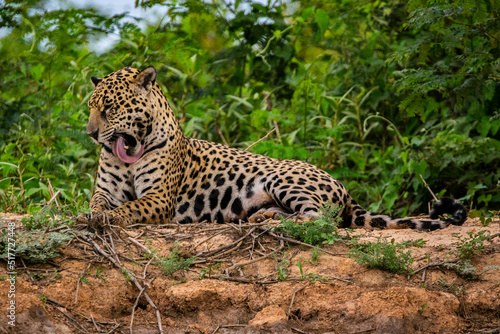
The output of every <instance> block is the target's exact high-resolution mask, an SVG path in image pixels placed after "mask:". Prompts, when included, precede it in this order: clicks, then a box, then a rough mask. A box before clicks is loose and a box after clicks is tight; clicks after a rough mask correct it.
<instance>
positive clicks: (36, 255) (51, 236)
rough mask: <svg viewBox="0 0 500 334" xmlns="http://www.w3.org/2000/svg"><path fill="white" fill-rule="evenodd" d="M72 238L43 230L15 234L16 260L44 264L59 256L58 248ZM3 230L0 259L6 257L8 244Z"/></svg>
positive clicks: (64, 234) (68, 235)
mask: <svg viewBox="0 0 500 334" xmlns="http://www.w3.org/2000/svg"><path fill="white" fill-rule="evenodd" d="M72 238H73V235H72V234H68V233H59V232H50V233H44V231H43V230H34V231H20V232H16V237H15V240H16V249H15V256H16V259H24V260H26V261H27V262H30V263H46V262H48V261H50V260H52V259H53V258H55V257H58V256H59V255H61V254H60V252H59V248H60V247H61V246H63V245H65V244H67V243H68V242H69V241H70V240H71V239H72ZM7 240H8V239H7V234H6V233H5V230H4V231H2V233H1V234H0V258H3V259H6V258H7V257H8V254H7V252H8V247H7V246H8V243H7Z"/></svg>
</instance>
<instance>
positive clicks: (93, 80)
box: [90, 77, 102, 87]
mask: <svg viewBox="0 0 500 334" xmlns="http://www.w3.org/2000/svg"><path fill="white" fill-rule="evenodd" d="M90 81H92V83H93V84H94V87H97V85H98V84H99V83H100V82H101V81H102V79H100V78H96V77H90Z"/></svg>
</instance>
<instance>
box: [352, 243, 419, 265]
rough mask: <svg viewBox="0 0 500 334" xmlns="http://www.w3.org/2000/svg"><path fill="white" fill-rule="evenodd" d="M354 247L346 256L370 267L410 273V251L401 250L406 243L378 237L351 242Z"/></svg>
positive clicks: (412, 260)
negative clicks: (375, 240) (374, 239)
mask: <svg viewBox="0 0 500 334" xmlns="http://www.w3.org/2000/svg"><path fill="white" fill-rule="evenodd" d="M351 245H353V246H354V247H353V248H351V250H350V251H349V254H348V256H349V257H351V258H354V260H355V261H356V262H358V263H359V264H362V265H367V266H368V267H370V268H378V269H382V270H386V271H389V272H392V273H396V274H412V273H413V270H412V269H411V267H410V264H412V263H413V262H414V259H413V258H412V257H411V252H410V251H409V250H408V251H407V252H404V251H403V250H404V249H405V248H407V245H404V244H401V243H396V242H394V239H392V240H391V242H387V240H385V239H382V238H378V239H377V242H363V243H351Z"/></svg>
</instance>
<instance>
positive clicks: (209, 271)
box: [196, 262, 221, 280]
mask: <svg viewBox="0 0 500 334" xmlns="http://www.w3.org/2000/svg"><path fill="white" fill-rule="evenodd" d="M220 266H221V263H220V262H217V263H216V264H210V265H209V266H208V267H207V268H203V269H202V270H201V272H200V274H199V275H196V278H198V279H199V280H202V279H204V278H205V276H207V275H208V277H209V278H210V276H212V274H213V272H214V270H216V269H219V268H220Z"/></svg>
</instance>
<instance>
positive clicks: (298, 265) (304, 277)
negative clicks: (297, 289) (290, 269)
mask: <svg viewBox="0 0 500 334" xmlns="http://www.w3.org/2000/svg"><path fill="white" fill-rule="evenodd" d="M297 267H299V271H300V280H302V281H303V280H305V279H306V276H307V275H306V274H305V273H304V270H303V269H302V262H300V261H297Z"/></svg>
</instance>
